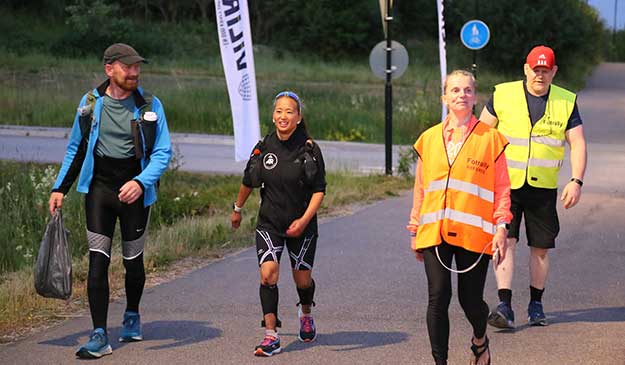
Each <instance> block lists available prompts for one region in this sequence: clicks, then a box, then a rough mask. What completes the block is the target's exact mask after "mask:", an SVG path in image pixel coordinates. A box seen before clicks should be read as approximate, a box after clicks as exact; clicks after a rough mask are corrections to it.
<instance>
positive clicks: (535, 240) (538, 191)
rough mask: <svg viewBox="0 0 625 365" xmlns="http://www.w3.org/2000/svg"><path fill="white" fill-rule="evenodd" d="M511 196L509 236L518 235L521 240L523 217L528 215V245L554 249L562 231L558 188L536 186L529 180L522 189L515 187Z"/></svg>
mask: <svg viewBox="0 0 625 365" xmlns="http://www.w3.org/2000/svg"><path fill="white" fill-rule="evenodd" d="M510 199H511V200H512V204H511V206H510V211H511V212H512V216H513V217H512V222H511V223H510V230H509V231H508V238H516V239H517V241H518V239H519V229H520V227H521V219H522V218H523V216H525V233H526V235H527V245H528V246H531V247H536V248H554V247H555V246H556V237H557V236H558V233H559V232H560V222H559V220H558V212H557V210H556V203H557V201H558V190H557V189H543V188H535V187H532V186H529V185H528V184H527V183H526V184H525V185H523V186H522V187H521V188H520V189H513V190H511V192H510Z"/></svg>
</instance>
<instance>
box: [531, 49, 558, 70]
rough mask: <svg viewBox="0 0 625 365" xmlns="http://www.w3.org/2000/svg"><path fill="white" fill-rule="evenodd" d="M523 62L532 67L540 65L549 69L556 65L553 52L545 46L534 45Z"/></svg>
mask: <svg viewBox="0 0 625 365" xmlns="http://www.w3.org/2000/svg"><path fill="white" fill-rule="evenodd" d="M525 63H527V64H528V65H529V66H530V67H531V68H532V69H534V68H536V67H538V66H542V67H547V68H548V69H550V70H551V69H553V66H555V65H556V55H555V54H554V53H553V49H551V48H549V47H547V46H536V47H534V48H532V50H531V51H530V53H528V54H527V58H526V60H525Z"/></svg>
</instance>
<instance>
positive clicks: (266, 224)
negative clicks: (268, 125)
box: [243, 127, 326, 236]
mask: <svg viewBox="0 0 625 365" xmlns="http://www.w3.org/2000/svg"><path fill="white" fill-rule="evenodd" d="M308 138H309V137H308V135H307V133H306V131H305V130H304V128H301V127H298V128H297V129H296V130H295V131H294V132H293V134H292V135H291V137H290V138H289V139H288V140H286V141H281V140H279V139H278V136H277V134H276V132H273V133H271V134H269V135H268V136H267V137H265V140H264V148H263V151H262V155H261V157H262V163H261V168H260V170H261V179H262V182H263V186H262V187H261V193H260V194H261V204H260V211H259V213H258V225H257V228H258V229H261V230H266V231H270V232H273V233H276V234H278V235H282V236H286V230H287V229H288V228H289V226H290V225H291V223H292V222H293V221H294V220H295V219H298V218H300V217H301V216H302V215H303V214H304V212H305V211H306V208H307V207H308V204H309V203H310V198H311V197H312V194H313V193H316V192H325V189H326V181H325V165H324V162H323V156H322V155H321V150H320V149H319V146H318V145H317V144H316V143H315V144H314V148H313V155H314V156H315V158H316V159H317V167H318V170H317V174H316V175H315V178H314V179H313V181H312V182H311V183H306V182H305V175H304V169H303V164H302V162H303V148H304V144H305V143H306V140H307V139H308ZM248 164H249V161H248ZM245 171H246V174H245V175H244V176H243V185H245V186H248V187H251V185H252V184H251V182H250V177H249V176H248V175H247V171H248V169H247V168H246V169H245ZM311 234H317V215H315V216H314V217H313V219H311V221H310V223H309V224H308V227H306V229H305V230H304V235H311Z"/></svg>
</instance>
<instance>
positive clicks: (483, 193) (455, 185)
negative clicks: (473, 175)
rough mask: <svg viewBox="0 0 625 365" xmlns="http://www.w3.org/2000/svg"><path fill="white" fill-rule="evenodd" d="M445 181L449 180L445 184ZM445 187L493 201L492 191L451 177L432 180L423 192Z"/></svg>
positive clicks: (493, 194)
mask: <svg viewBox="0 0 625 365" xmlns="http://www.w3.org/2000/svg"><path fill="white" fill-rule="evenodd" d="M447 181H449V184H447ZM445 187H448V188H449V189H455V190H460V191H463V192H465V193H468V194H472V195H475V196H477V197H479V198H480V199H484V200H486V201H487V202H489V203H492V202H494V201H495V193H494V192H492V191H490V190H488V189H485V188H482V187H480V186H478V185H477V184H472V183H470V182H466V181H461V180H456V179H451V178H450V179H449V180H437V181H432V182H431V183H430V184H429V185H428V187H427V188H425V192H426V193H428V192H432V191H436V190H445Z"/></svg>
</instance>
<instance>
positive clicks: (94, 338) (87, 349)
mask: <svg viewBox="0 0 625 365" xmlns="http://www.w3.org/2000/svg"><path fill="white" fill-rule="evenodd" d="M112 353H113V349H112V348H111V345H109V339H108V336H107V335H106V333H105V332H104V329H102V328H96V329H95V330H93V332H91V336H89V341H88V342H87V343H86V344H84V345H82V346H81V347H80V348H79V349H78V351H76V356H78V357H80V358H82V359H99V358H101V357H102V356H104V355H110V354H112Z"/></svg>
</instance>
